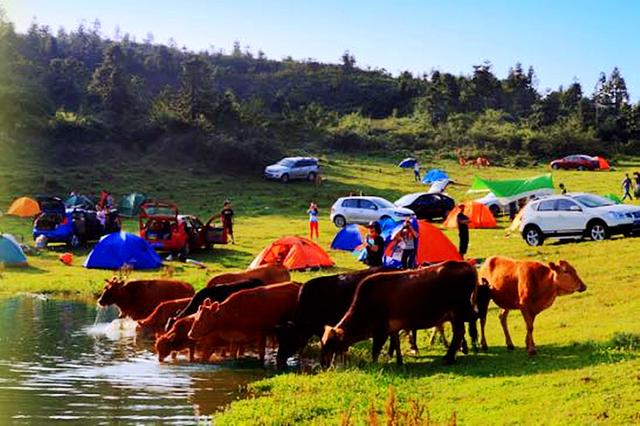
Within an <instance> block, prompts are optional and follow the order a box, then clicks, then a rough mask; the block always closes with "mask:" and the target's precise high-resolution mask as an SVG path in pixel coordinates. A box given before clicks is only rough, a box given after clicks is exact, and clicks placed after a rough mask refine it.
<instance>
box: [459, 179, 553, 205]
mask: <svg viewBox="0 0 640 426" xmlns="http://www.w3.org/2000/svg"><path fill="white" fill-rule="evenodd" d="M469 192H492V193H493V194H494V195H495V196H496V198H497V199H498V200H500V202H501V203H503V204H507V203H510V202H511V201H516V200H518V199H520V198H525V197H528V196H530V195H534V194H535V195H540V194H541V193H545V192H546V193H549V194H552V193H553V179H552V178H551V173H547V174H544V175H539V176H534V177H531V178H526V179H503V180H489V179H483V178H481V177H478V176H476V177H475V178H474V180H473V184H471V188H470V189H469Z"/></svg>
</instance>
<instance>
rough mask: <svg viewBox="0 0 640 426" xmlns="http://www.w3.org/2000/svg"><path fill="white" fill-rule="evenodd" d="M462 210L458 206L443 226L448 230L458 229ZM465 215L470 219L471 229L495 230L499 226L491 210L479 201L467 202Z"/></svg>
mask: <svg viewBox="0 0 640 426" xmlns="http://www.w3.org/2000/svg"><path fill="white" fill-rule="evenodd" d="M458 213H460V208H459V207H458V206H456V207H455V208H454V209H453V210H451V212H450V213H449V216H447V219H446V220H445V221H444V223H443V224H442V225H443V226H445V227H446V228H457V227H458V221H457V220H456V219H457V216H458ZM464 214H465V215H466V216H467V217H468V218H469V228H495V227H496V226H498V225H497V223H496V218H495V217H493V214H491V210H489V208H488V207H487V206H485V205H484V204H482V203H478V202H477V201H467V202H465V203H464Z"/></svg>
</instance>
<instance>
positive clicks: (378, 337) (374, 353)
mask: <svg viewBox="0 0 640 426" xmlns="http://www.w3.org/2000/svg"><path fill="white" fill-rule="evenodd" d="M386 341H387V333H385V332H376V333H374V334H373V344H372V345H371V358H372V359H373V362H378V356H380V351H381V350H382V347H383V346H384V343H385V342H386ZM391 346H392V347H393V340H392V341H391ZM394 348H395V347H394ZM390 350H391V349H390Z"/></svg>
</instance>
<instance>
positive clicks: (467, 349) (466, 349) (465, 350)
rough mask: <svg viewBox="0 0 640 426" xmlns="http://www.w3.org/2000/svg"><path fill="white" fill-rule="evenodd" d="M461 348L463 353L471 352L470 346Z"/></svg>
mask: <svg viewBox="0 0 640 426" xmlns="http://www.w3.org/2000/svg"><path fill="white" fill-rule="evenodd" d="M461 350H462V353H463V354H465V355H468V354H469V348H468V347H466V346H463V347H462V349H461Z"/></svg>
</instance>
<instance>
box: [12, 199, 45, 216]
mask: <svg viewBox="0 0 640 426" xmlns="http://www.w3.org/2000/svg"><path fill="white" fill-rule="evenodd" d="M39 214H40V205H39V204H38V202H37V201H36V200H34V199H33V198H29V197H20V198H18V199H16V200H15V201H14V202H13V203H11V206H9V210H7V215H12V216H19V217H36V216H38V215H39Z"/></svg>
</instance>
